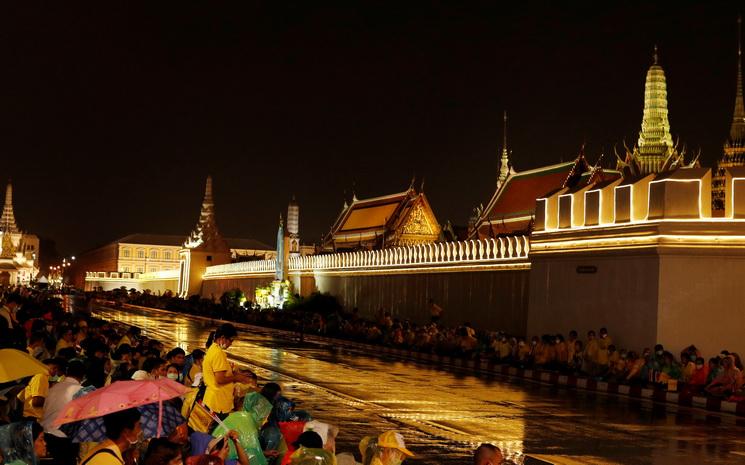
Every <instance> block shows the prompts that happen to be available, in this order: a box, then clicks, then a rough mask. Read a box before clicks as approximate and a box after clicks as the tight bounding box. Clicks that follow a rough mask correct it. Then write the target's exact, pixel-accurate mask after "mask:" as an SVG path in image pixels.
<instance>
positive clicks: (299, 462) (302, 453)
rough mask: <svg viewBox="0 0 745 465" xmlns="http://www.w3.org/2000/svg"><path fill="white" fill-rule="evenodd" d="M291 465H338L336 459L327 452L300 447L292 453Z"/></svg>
mask: <svg viewBox="0 0 745 465" xmlns="http://www.w3.org/2000/svg"><path fill="white" fill-rule="evenodd" d="M290 465H336V457H334V454H332V453H331V452H329V451H327V450H323V449H310V448H307V447H302V446H300V448H299V449H298V450H296V451H295V452H293V453H292V456H291V457H290Z"/></svg>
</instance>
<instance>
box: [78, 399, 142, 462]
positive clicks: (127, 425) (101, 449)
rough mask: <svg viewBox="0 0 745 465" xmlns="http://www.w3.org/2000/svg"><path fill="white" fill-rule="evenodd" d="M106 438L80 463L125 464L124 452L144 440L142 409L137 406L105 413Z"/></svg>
mask: <svg viewBox="0 0 745 465" xmlns="http://www.w3.org/2000/svg"><path fill="white" fill-rule="evenodd" d="M103 423H104V426H105V427H106V437H107V438H108V439H106V440H105V441H104V442H102V443H101V444H100V445H98V447H96V448H95V449H93V450H91V451H90V452H89V453H88V455H87V456H86V457H84V458H83V460H82V461H81V462H80V465H124V463H125V460H124V453H125V452H126V451H127V449H129V448H130V447H132V446H133V445H135V444H137V443H138V442H140V441H141V440H142V426H141V425H140V411H139V410H137V409H136V408H130V409H127V410H121V411H119V412H114V413H110V414H108V415H104V417H103Z"/></svg>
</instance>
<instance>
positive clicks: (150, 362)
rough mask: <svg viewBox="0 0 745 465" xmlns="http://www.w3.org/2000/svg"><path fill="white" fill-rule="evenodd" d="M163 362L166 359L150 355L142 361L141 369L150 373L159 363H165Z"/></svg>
mask: <svg viewBox="0 0 745 465" xmlns="http://www.w3.org/2000/svg"><path fill="white" fill-rule="evenodd" d="M165 364H166V361H165V360H163V359H162V358H160V357H150V358H148V359H146V360H145V361H144V362H143V363H142V369H143V370H144V371H147V372H148V373H150V372H151V371H153V370H154V369H156V368H158V367H159V366H161V365H165Z"/></svg>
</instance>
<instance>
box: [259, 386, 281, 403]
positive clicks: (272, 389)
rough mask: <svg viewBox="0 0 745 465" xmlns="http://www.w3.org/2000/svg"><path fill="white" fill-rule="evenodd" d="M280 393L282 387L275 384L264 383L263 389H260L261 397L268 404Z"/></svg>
mask: <svg viewBox="0 0 745 465" xmlns="http://www.w3.org/2000/svg"><path fill="white" fill-rule="evenodd" d="M280 392H282V387H280V385H279V384H277V383H266V384H265V385H264V387H263V388H261V395H262V396H264V397H265V398H266V400H268V401H269V402H274V399H276V398H277V394H279V393H280Z"/></svg>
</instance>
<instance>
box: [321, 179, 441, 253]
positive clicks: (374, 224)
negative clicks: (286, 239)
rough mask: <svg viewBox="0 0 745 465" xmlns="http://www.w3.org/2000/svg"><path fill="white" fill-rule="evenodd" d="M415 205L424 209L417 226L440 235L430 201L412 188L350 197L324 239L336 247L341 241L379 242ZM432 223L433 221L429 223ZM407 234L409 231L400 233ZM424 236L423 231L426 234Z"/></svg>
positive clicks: (399, 223) (407, 215)
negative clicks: (390, 192)
mask: <svg viewBox="0 0 745 465" xmlns="http://www.w3.org/2000/svg"><path fill="white" fill-rule="evenodd" d="M415 208H423V209H425V210H426V214H425V215H426V216H427V219H424V220H422V221H423V222H424V223H422V224H421V225H420V226H421V227H423V228H425V229H427V227H429V228H430V229H431V230H432V231H430V234H433V235H435V236H437V235H439V230H440V227H439V224H437V222H436V219H435V218H434V214H433V213H432V211H431V208H430V206H429V202H428V201H427V199H426V196H425V194H424V193H423V192H417V191H416V190H415V189H414V188H413V187H410V188H409V189H407V190H405V191H403V192H398V193H395V194H390V195H384V196H380V197H372V198H369V199H357V198H356V197H355V198H354V199H353V200H352V203H351V204H350V205H347V204H345V205H344V208H342V211H341V213H339V216H338V217H337V219H336V221H335V222H334V224H333V226H332V227H331V230H330V231H329V233H328V234H327V236H326V237H325V238H324V243H325V244H326V246H327V247H334V248H336V247H338V246H340V244H362V243H368V244H369V243H373V242H374V243H378V242H379V243H380V244H378V245H383V243H384V242H385V241H389V240H390V239H392V238H393V236H394V234H396V233H399V234H401V233H402V232H401V231H398V230H399V229H401V228H402V227H403V226H404V224H403V223H404V221H405V220H406V219H407V218H408V217H409V213H410V212H411V211H413V210H414V209H415ZM430 223H432V224H430ZM403 234H409V232H403ZM425 235H426V233H425Z"/></svg>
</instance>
